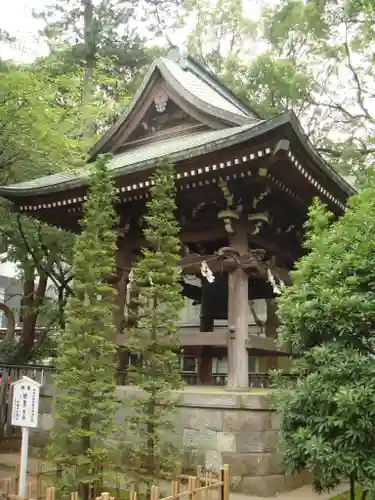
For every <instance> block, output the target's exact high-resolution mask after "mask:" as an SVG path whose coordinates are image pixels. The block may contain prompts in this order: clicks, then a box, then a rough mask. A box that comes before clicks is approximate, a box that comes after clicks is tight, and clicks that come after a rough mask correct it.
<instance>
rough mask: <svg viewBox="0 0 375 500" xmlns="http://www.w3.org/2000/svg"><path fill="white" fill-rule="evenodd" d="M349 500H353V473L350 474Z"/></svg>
mask: <svg viewBox="0 0 375 500" xmlns="http://www.w3.org/2000/svg"><path fill="white" fill-rule="evenodd" d="M350 500H355V479H354V476H353V474H351V475H350Z"/></svg>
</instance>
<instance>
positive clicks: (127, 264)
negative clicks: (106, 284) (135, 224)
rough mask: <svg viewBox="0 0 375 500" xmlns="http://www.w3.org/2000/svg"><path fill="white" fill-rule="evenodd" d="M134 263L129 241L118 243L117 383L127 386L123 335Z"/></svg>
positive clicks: (116, 286)
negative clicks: (127, 294)
mask: <svg viewBox="0 0 375 500" xmlns="http://www.w3.org/2000/svg"><path fill="white" fill-rule="evenodd" d="M132 263H133V252H132V248H131V246H130V243H129V240H128V239H127V240H126V241H125V240H124V239H121V240H120V241H119V243H118V247H117V252H116V266H117V267H118V268H119V269H120V270H121V277H120V279H119V280H118V282H117V283H116V284H115V288H116V291H117V295H116V311H115V324H116V343H117V344H118V345H119V346H120V347H119V353H118V364H117V365H118V369H119V377H118V380H117V383H118V384H119V385H125V383H126V371H127V369H128V364H129V353H128V352H127V351H126V350H125V349H124V347H123V346H122V344H123V343H124V341H123V334H124V328H125V314H124V313H125V301H126V291H127V284H128V277H129V270H130V268H131V266H132Z"/></svg>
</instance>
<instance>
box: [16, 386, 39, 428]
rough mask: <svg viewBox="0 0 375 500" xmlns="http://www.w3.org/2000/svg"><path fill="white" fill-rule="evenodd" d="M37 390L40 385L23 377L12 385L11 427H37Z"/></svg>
mask: <svg viewBox="0 0 375 500" xmlns="http://www.w3.org/2000/svg"><path fill="white" fill-rule="evenodd" d="M39 390H40V384H39V383H38V382H35V380H32V379H31V378H29V377H25V376H24V377H22V379H21V380H18V381H17V382H15V383H14V384H13V399H12V425H18V426H21V427H36V426H37V425H38V409H39Z"/></svg>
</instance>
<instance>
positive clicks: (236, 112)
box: [89, 48, 261, 159]
mask: <svg viewBox="0 0 375 500" xmlns="http://www.w3.org/2000/svg"><path fill="white" fill-rule="evenodd" d="M155 74H160V75H161V76H162V78H163V79H164V80H165V82H167V83H168V85H170V86H171V87H172V88H173V89H174V90H175V92H176V93H177V94H178V95H179V96H180V97H182V98H183V99H184V100H185V101H187V102H188V103H190V105H192V106H193V107H195V108H196V109H199V110H200V111H203V112H204V113H206V114H208V115H211V116H212V117H214V118H215V119H216V120H217V119H219V121H221V122H222V123H223V124H224V126H227V125H232V126H238V125H243V124H254V123H259V122H260V121H261V120H260V119H259V117H258V115H257V114H255V113H254V112H253V111H252V110H251V109H250V108H249V107H248V106H246V105H245V104H243V103H242V102H241V101H240V100H239V99H237V98H236V96H235V95H234V94H232V93H231V92H230V91H229V90H228V89H226V88H225V87H224V86H223V85H221V84H220V83H219V82H218V80H217V79H216V78H215V77H214V76H213V75H211V74H210V73H209V72H208V71H207V70H205V69H204V68H202V67H201V66H199V65H198V64H197V63H196V62H195V61H194V60H192V59H191V58H190V57H184V56H183V55H182V54H181V53H180V51H179V50H177V49H176V48H174V49H171V50H170V51H169V53H168V55H167V57H159V58H158V59H156V60H155V61H154V62H153V63H152V64H151V65H150V67H149V69H148V71H147V73H146V75H145V77H144V79H143V81H142V84H141V85H140V86H139V88H138V90H137V92H136V93H135V95H134V96H133V99H132V100H131V102H130V104H129V106H128V108H127V109H126V111H125V112H124V113H122V115H121V116H120V117H119V119H118V120H117V122H116V123H115V124H114V125H112V127H110V128H109V129H108V130H107V132H106V133H105V134H104V135H103V137H101V139H100V140H99V141H98V142H97V143H96V144H95V145H94V146H93V147H92V149H91V151H90V153H89V154H90V158H91V159H94V157H95V156H96V155H97V154H100V153H104V152H107V151H110V150H111V148H110V146H109V142H110V141H111V138H112V137H114V135H115V134H116V133H117V132H118V131H119V129H120V128H121V127H123V126H124V125H125V124H127V123H129V122H131V119H132V113H133V112H134V109H135V108H136V106H137V104H138V103H139V102H140V101H141V100H142V99H143V96H144V95H145V93H147V89H148V88H149V87H150V86H152V84H153V78H154V76H155Z"/></svg>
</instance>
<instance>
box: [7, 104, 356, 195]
mask: <svg viewBox="0 0 375 500" xmlns="http://www.w3.org/2000/svg"><path fill="white" fill-rule="evenodd" d="M286 124H289V125H290V127H291V128H292V130H293V132H294V134H295V136H296V137H298V140H299V142H300V144H301V146H302V147H303V148H304V152H305V154H306V155H307V156H308V157H310V159H311V160H313V162H314V163H315V164H316V165H317V166H318V168H319V169H320V170H321V171H323V172H325V174H326V175H327V176H328V178H330V179H331V180H333V181H334V182H335V183H336V184H337V185H338V186H339V187H340V188H341V190H342V191H343V192H344V193H346V194H347V195H350V194H353V193H354V192H355V190H354V189H353V188H352V187H351V186H350V185H349V184H348V183H347V182H346V181H345V180H344V179H343V178H342V177H341V176H340V175H339V174H337V173H336V172H335V171H334V170H333V169H332V168H331V167H329V165H327V163H326V162H325V161H324V160H323V158H322V157H321V156H320V155H319V154H318V153H317V152H316V151H315V149H314V148H313V146H312V145H311V143H310V142H309V140H308V139H307V137H306V135H305V134H304V132H303V130H302V127H301V125H300V124H299V122H298V119H297V118H296V116H295V115H294V113H293V112H292V111H288V112H286V113H282V114H280V115H278V116H275V117H274V118H270V119H269V120H265V121H258V122H255V123H254V122H253V123H247V124H244V125H240V126H237V127H227V128H225V129H220V130H211V131H203V132H202V131H200V132H186V133H185V134H183V135H181V136H178V137H169V138H167V139H164V140H159V141H157V142H152V141H150V142H148V143H145V144H143V145H142V146H139V147H137V148H134V147H133V148H130V149H128V150H127V151H124V152H123V153H120V154H117V155H115V156H114V157H113V158H112V159H111V160H110V162H109V163H108V169H109V171H110V173H111V175H112V177H113V178H119V177H121V176H123V175H127V174H130V173H132V172H135V171H141V170H147V169H150V168H153V167H154V166H155V164H156V163H157V162H158V160H160V159H161V158H164V157H168V158H169V159H170V160H171V161H172V162H178V161H180V160H183V159H184V158H193V157H197V156H200V155H202V154H206V153H210V152H213V151H218V150H220V149H223V148H225V147H229V146H233V145H235V144H241V143H243V142H245V141H247V140H249V139H252V138H255V137H258V136H262V135H263V134H266V133H267V132H269V131H271V130H275V129H277V128H278V127H282V126H284V125H286ZM88 183H89V169H88V168H87V167H84V168H81V169H76V170H72V171H66V172H60V173H57V174H52V175H49V176H45V177H40V178H38V179H35V180H31V181H27V182H21V183H19V184H14V185H10V186H1V187H0V196H5V197H7V198H10V199H15V198H17V197H22V196H37V195H43V194H46V193H57V192H61V191H65V190H68V189H72V188H76V187H80V186H87V185H88Z"/></svg>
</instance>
